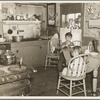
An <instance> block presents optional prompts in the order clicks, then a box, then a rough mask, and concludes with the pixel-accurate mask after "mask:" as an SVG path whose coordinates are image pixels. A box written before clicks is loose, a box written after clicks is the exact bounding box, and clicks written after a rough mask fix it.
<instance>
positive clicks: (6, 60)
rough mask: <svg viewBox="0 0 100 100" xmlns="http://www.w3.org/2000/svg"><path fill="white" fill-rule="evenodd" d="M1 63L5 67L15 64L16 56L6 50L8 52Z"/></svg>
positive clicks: (2, 57)
mask: <svg viewBox="0 0 100 100" xmlns="http://www.w3.org/2000/svg"><path fill="white" fill-rule="evenodd" d="M0 63H1V64H3V65H11V64H15V63H16V56H15V55H14V54H13V53H12V52H11V51H10V50H6V52H5V53H4V54H2V55H1V57H0Z"/></svg>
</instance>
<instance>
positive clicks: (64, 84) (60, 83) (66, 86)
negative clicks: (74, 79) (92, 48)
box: [60, 83, 70, 89]
mask: <svg viewBox="0 0 100 100" xmlns="http://www.w3.org/2000/svg"><path fill="white" fill-rule="evenodd" d="M60 84H61V85H63V86H64V87H66V88H68V89H70V88H69V87H68V86H67V85H65V84H63V83H60Z"/></svg>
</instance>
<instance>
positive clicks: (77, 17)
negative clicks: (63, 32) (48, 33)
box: [60, 3, 82, 29]
mask: <svg viewBox="0 0 100 100" xmlns="http://www.w3.org/2000/svg"><path fill="white" fill-rule="evenodd" d="M81 11H82V4H80V3H65V4H61V5H60V12H61V17H60V18H61V19H60V21H61V27H68V28H69V27H73V28H74V29H76V28H79V29H80V28H81Z"/></svg>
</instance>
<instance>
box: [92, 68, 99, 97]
mask: <svg viewBox="0 0 100 100" xmlns="http://www.w3.org/2000/svg"><path fill="white" fill-rule="evenodd" d="M97 76H98V67H97V68H95V69H94V70H93V96H96V89H97Z"/></svg>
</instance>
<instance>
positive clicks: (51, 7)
mask: <svg viewBox="0 0 100 100" xmlns="http://www.w3.org/2000/svg"><path fill="white" fill-rule="evenodd" d="M47 24H48V26H55V24H56V4H55V3H50V4H47Z"/></svg>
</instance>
